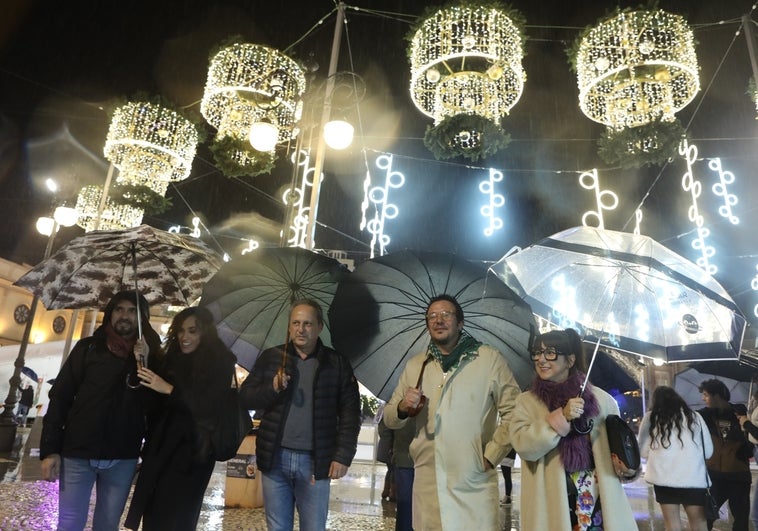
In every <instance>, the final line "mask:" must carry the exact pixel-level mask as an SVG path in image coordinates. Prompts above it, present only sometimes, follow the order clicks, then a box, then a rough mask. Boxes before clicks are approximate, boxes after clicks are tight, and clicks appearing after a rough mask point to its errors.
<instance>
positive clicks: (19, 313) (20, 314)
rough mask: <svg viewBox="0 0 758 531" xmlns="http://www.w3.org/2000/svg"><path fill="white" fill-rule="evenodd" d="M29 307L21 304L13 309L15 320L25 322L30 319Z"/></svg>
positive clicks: (20, 322)
mask: <svg viewBox="0 0 758 531" xmlns="http://www.w3.org/2000/svg"><path fill="white" fill-rule="evenodd" d="M29 312H30V310H29V307H28V306H27V305H26V304H19V305H18V306H16V309H15V310H13V320H14V321H16V322H17V323H18V324H24V323H26V322H27V321H28V320H29Z"/></svg>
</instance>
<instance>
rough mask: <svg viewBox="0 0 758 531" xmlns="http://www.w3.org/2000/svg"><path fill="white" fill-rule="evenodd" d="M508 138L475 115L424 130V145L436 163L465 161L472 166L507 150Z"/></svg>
mask: <svg viewBox="0 0 758 531" xmlns="http://www.w3.org/2000/svg"><path fill="white" fill-rule="evenodd" d="M510 141H511V135H509V134H508V133H506V132H505V131H503V128H502V127H500V126H499V125H497V124H496V123H494V122H493V121H492V120H489V119H487V118H484V117H482V116H479V115H478V114H456V115H455V116H449V117H447V118H445V119H444V120H442V121H441V122H440V123H439V124H438V125H436V126H431V125H430V126H427V128H426V134H425V135H424V145H425V146H426V147H427V149H429V151H431V152H432V153H433V154H434V157H435V158H436V159H438V160H441V159H450V158H453V157H464V158H467V159H470V160H472V161H474V162H476V161H477V160H479V159H480V158H485V157H489V156H491V155H494V154H495V153H496V152H497V151H498V150H500V149H502V148H504V147H506V146H507V145H508V144H509V143H510Z"/></svg>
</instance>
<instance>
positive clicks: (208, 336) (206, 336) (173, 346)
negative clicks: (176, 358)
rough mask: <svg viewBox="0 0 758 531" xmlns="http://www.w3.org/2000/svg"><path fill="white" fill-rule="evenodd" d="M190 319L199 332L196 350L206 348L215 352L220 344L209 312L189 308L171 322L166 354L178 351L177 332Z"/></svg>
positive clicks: (192, 307) (202, 309)
mask: <svg viewBox="0 0 758 531" xmlns="http://www.w3.org/2000/svg"><path fill="white" fill-rule="evenodd" d="M190 317H194V318H195V321H196V322H197V328H198V330H199V331H200V344H199V345H198V348H201V347H202V348H208V350H213V351H215V350H216V347H218V345H219V343H221V339H219V337H218V331H217V330H216V325H215V324H214V323H213V315H212V314H211V312H210V311H208V309H207V308H205V307H200V306H190V307H189V308H185V309H183V310H182V311H181V312H179V313H177V314H176V315H175V316H174V318H173V319H172V320H171V325H170V326H169V328H168V336H167V338H166V354H169V353H171V352H174V351H179V350H180V348H179V331H180V330H181V329H182V325H183V324H184V321H186V320H187V319H188V318H190Z"/></svg>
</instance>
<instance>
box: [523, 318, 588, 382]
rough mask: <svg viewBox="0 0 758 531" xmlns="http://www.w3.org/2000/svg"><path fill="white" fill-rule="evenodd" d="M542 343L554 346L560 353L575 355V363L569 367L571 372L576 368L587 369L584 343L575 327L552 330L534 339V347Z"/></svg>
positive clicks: (584, 370)
mask: <svg viewBox="0 0 758 531" xmlns="http://www.w3.org/2000/svg"><path fill="white" fill-rule="evenodd" d="M541 344H544V345H545V346H546V347H553V348H554V349H555V350H556V351H558V353H559V354H563V355H564V356H569V355H571V354H573V355H574V358H575V361H574V365H573V366H572V367H571V368H570V369H569V372H570V373H573V372H574V371H576V370H580V371H582V372H586V371H587V360H586V359H585V353H584V344H583V343H582V338H581V337H579V333H578V332H577V331H576V330H574V329H573V328H567V329H565V330H550V331H549V332H545V333H544V334H540V335H539V336H537V339H535V340H534V345H533V346H532V348H533V349H536V348H539V346H540V345H541Z"/></svg>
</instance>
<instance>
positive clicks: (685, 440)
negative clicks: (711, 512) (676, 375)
mask: <svg viewBox="0 0 758 531" xmlns="http://www.w3.org/2000/svg"><path fill="white" fill-rule="evenodd" d="M638 439H639V445H640V455H641V456H642V457H645V458H646V459H647V467H646V469H645V481H647V482H648V483H650V484H651V485H653V491H654V492H655V500H656V501H657V502H658V503H659V504H660V506H661V512H662V513H663V522H664V525H665V527H666V529H667V530H677V529H682V520H681V516H680V512H681V511H680V510H681V506H684V512H685V513H686V514H687V521H688V523H689V529H690V531H706V529H708V524H707V522H706V520H705V489H706V488H707V487H709V486H710V481H709V480H708V472H707V471H706V468H705V459H706V458H708V457H710V456H711V454H712V453H713V443H712V441H711V437H710V434H709V433H708V427H707V426H706V425H705V421H704V420H703V417H701V416H700V414H699V413H697V412H695V411H692V410H691V409H690V408H689V407H688V406H687V404H686V403H685V402H684V399H682V397H681V396H679V394H677V392H676V391H675V390H674V389H672V388H671V387H667V386H660V387H657V388H656V389H655V391H654V392H653V403H652V406H651V408H650V411H648V412H647V413H646V414H645V416H644V417H643V418H642V423H641V424H640V431H639V435H638Z"/></svg>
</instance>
